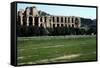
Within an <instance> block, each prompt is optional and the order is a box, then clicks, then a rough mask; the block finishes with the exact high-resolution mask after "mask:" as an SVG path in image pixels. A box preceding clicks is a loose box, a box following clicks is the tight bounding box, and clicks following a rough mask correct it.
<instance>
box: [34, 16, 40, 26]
mask: <svg viewBox="0 0 100 68" xmlns="http://www.w3.org/2000/svg"><path fill="white" fill-rule="evenodd" d="M38 19H39V17H35V18H34V22H35V26H38V23H39V20H38Z"/></svg>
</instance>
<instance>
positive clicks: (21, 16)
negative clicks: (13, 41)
mask: <svg viewBox="0 0 100 68" xmlns="http://www.w3.org/2000/svg"><path fill="white" fill-rule="evenodd" d="M20 23H21V25H23V15H20Z"/></svg>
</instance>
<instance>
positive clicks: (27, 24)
mask: <svg viewBox="0 0 100 68" xmlns="http://www.w3.org/2000/svg"><path fill="white" fill-rule="evenodd" d="M26 23H27V26H29V16H27V22H26Z"/></svg>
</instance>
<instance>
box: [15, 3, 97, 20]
mask: <svg viewBox="0 0 100 68" xmlns="http://www.w3.org/2000/svg"><path fill="white" fill-rule="evenodd" d="M32 6H35V7H36V8H37V10H41V11H45V12H47V13H49V14H51V15H60V16H79V17H84V18H91V19H96V8H94V7H76V6H59V5H44V4H28V3H18V4H17V10H19V9H25V8H26V7H32Z"/></svg>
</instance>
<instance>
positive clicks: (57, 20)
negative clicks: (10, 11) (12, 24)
mask: <svg viewBox="0 0 100 68" xmlns="http://www.w3.org/2000/svg"><path fill="white" fill-rule="evenodd" d="M17 21H18V23H19V24H20V25H27V26H29V25H33V26H38V27H40V26H41V25H42V26H43V27H44V28H47V27H51V28H53V27H62V26H66V27H74V28H80V25H81V20H80V17H75V16H53V15H45V16H41V15H39V13H38V10H37V9H36V7H27V8H26V9H24V10H19V11H18V14H17Z"/></svg>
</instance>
